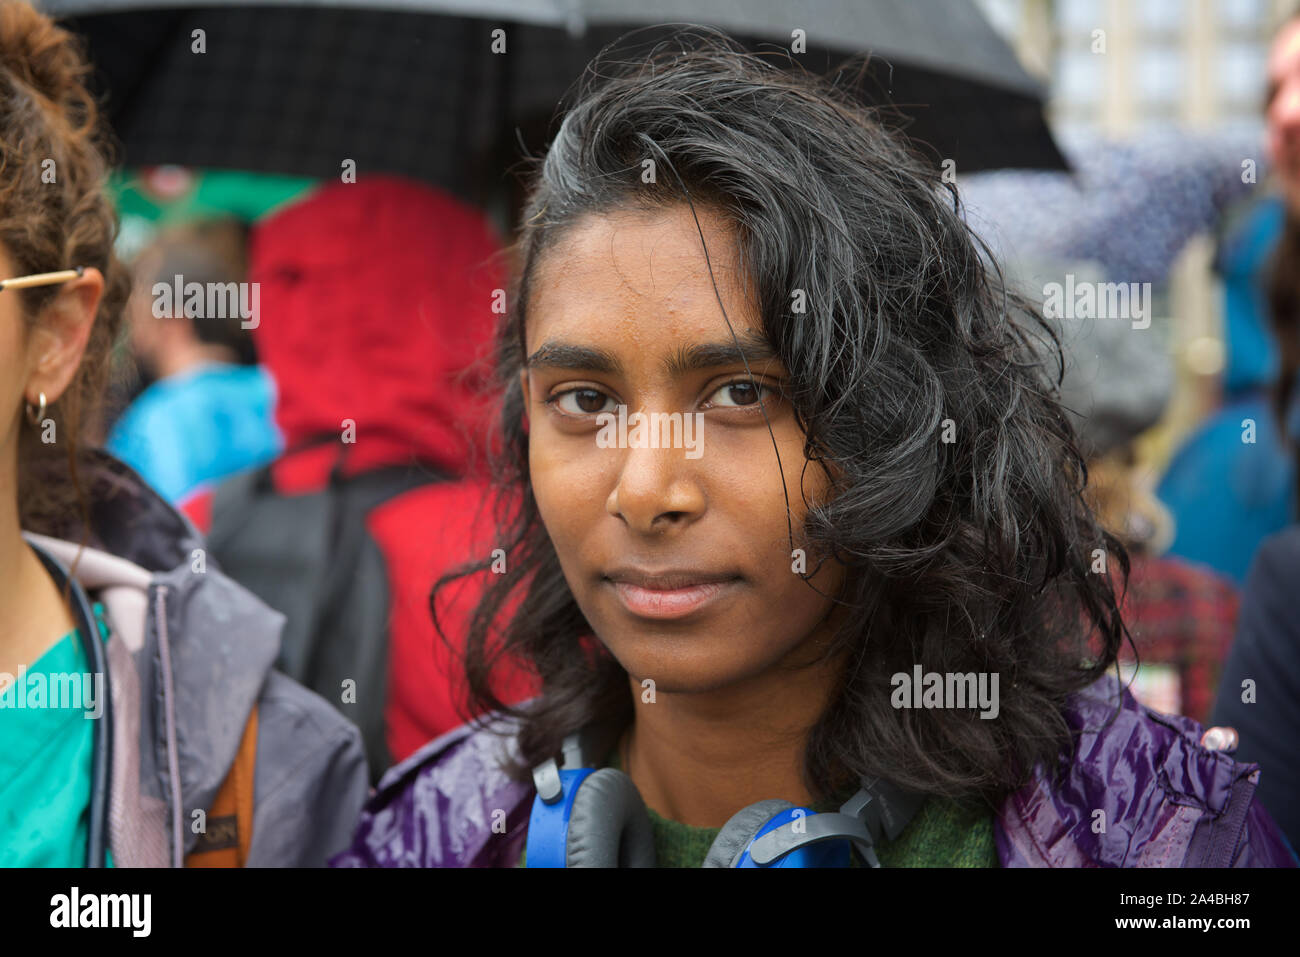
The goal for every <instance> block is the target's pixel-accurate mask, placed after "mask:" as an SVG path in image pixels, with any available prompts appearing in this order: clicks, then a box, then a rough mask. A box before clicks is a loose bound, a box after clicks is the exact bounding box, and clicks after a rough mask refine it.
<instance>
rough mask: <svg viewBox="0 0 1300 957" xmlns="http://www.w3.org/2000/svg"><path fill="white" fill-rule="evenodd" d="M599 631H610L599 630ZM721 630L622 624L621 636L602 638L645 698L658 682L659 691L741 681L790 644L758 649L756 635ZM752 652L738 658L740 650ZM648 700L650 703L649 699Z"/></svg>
mask: <svg viewBox="0 0 1300 957" xmlns="http://www.w3.org/2000/svg"><path fill="white" fill-rule="evenodd" d="M597 634H598V635H604V634H611V633H610V632H602V631H597ZM722 634H727V632H724V631H723V630H721V629H717V628H706V627H702V628H701V629H700V630H699V631H696V632H695V633H693V634H686V633H683V632H679V633H677V634H673V635H665V634H663V633H662V632H656V631H655V630H654V629H653V626H652V627H651V628H648V629H645V630H638V629H635V628H627V627H623V628H621V629H619V631H618V632H617V638H616V639H615V640H613V641H608V640H606V639H605V638H603V637H602V638H601V641H602V643H603V644H604V645H605V647H606V648H608V649H609V652H610V654H612V655H613V656H614V657H615V659H617V660H618V663H619V664H621V665H622V666H623V669H624V670H625V671H627V673H628V676H629V677H630V678H631V679H632V681H633V682H634V683H635V684H636V685H637V686H640V687H641V688H642V691H641V694H642V695H643V697H644V696H645V695H647V694H648V692H649V687H650V686H648V685H645V684H644V682H645V681H647V680H649V681H653V682H654V686H653V687H654V691H655V694H703V693H706V692H711V691H718V690H721V689H723V688H726V687H729V686H731V685H735V684H739V683H741V682H743V681H745V680H747V679H749V678H752V677H754V676H755V675H758V674H761V673H763V672H764V671H766V670H768V669H769V668H771V667H772V666H774V665H775V664H776V662H778V661H780V660H781V658H782V657H783V655H784V654H785V652H786V651H788V650H789V649H777V650H775V651H773V652H771V653H770V654H761V653H759V648H757V647H756V646H755V645H754V643H753V640H752V632H751V637H750V639H749V640H746V639H744V638H739V637H737V638H731V637H725V638H720V637H719V635H722ZM738 650H739V651H745V652H748V653H747V654H746V655H745V657H744V658H739V659H738V658H737V655H736V652H737V651H738ZM647 703H648V702H647Z"/></svg>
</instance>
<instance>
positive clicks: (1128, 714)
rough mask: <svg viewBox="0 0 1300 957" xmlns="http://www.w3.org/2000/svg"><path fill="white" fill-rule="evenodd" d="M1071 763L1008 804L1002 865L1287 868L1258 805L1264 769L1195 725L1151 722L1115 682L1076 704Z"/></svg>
mask: <svg viewBox="0 0 1300 957" xmlns="http://www.w3.org/2000/svg"><path fill="white" fill-rule="evenodd" d="M1065 717H1066V721H1067V723H1068V724H1069V726H1070V728H1071V730H1072V732H1073V733H1074V735H1075V741H1076V745H1075V749H1074V754H1073V758H1072V760H1071V761H1070V762H1069V763H1068V765H1067V766H1066V767H1064V768H1063V769H1062V771H1061V773H1060V775H1059V776H1058V777H1056V778H1055V779H1051V778H1050V776H1048V775H1046V774H1045V773H1044V772H1043V770H1042V769H1039V770H1038V772H1037V773H1036V775H1035V778H1034V780H1033V781H1031V782H1030V783H1029V784H1027V785H1026V786H1025V787H1024V788H1021V789H1020V790H1019V791H1016V792H1013V793H1012V794H1011V795H1009V796H1008V798H1007V801H1006V803H1005V804H1004V806H1003V809H1002V813H1001V814H1000V816H999V824H1000V834H999V848H1000V851H1001V856H1002V858H1003V862H1004V864H1008V865H1013V866H1014V865H1020V866H1050V867H1090V866H1101V867H1188V866H1191V867H1196V866H1200V867H1228V866H1233V865H1234V864H1240V863H1241V861H1242V855H1243V851H1244V849H1245V848H1247V847H1254V849H1255V858H1256V860H1257V861H1258V860H1268V861H1270V862H1272V863H1273V864H1274V865H1286V864H1287V863H1288V862H1290V855H1289V853H1288V852H1286V851H1285V850H1284V849H1283V848H1282V846H1281V845H1280V844H1278V842H1277V841H1276V840H1275V838H1276V828H1270V827H1269V825H1270V824H1271V821H1269V820H1267V815H1266V814H1264V812H1263V811H1262V808H1258V807H1257V806H1256V804H1255V801H1254V792H1255V785H1256V783H1257V781H1258V779H1259V767H1258V765H1255V764H1242V763H1238V762H1236V761H1234V760H1233V759H1232V758H1231V757H1230V756H1229V754H1227V753H1226V752H1224V751H1221V750H1218V743H1219V741H1220V737H1219V736H1216V735H1212V734H1210V735H1207V733H1206V731H1205V729H1203V728H1202V727H1201V725H1200V724H1198V723H1197V722H1196V721H1193V720H1192V719H1190V718H1186V717H1182V716H1179V715H1168V714H1162V713H1160V712H1156V711H1152V710H1151V709H1150V708H1147V707H1145V706H1144V705H1141V704H1140V703H1138V702H1137V701H1136V699H1134V698H1133V696H1132V695H1131V694H1130V693H1129V692H1128V690H1127V689H1126V688H1123V687H1121V686H1120V683H1119V681H1118V680H1117V679H1116V678H1115V677H1114V676H1111V675H1108V676H1106V677H1104V678H1102V679H1101V680H1099V681H1097V682H1096V683H1094V684H1093V685H1091V686H1089V687H1088V688H1086V689H1084V690H1082V691H1080V692H1078V693H1076V694H1075V695H1073V696H1071V698H1070V699H1069V702H1068V704H1067V707H1066V710H1065Z"/></svg>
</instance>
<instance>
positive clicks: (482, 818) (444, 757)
mask: <svg viewBox="0 0 1300 957" xmlns="http://www.w3.org/2000/svg"><path fill="white" fill-rule="evenodd" d="M518 730H519V720H518V719H516V718H512V717H507V716H504V715H499V714H491V715H486V716H483V717H481V718H479V719H476V720H475V721H473V722H470V723H468V724H465V725H462V726H460V727H458V728H454V729H453V730H451V731H448V732H447V733H446V734H444V735H442V736H441V737H438V738H435V739H434V740H433V741H430V742H429V743H428V744H426V745H425V746H424V747H422V748H420V749H419V750H418V751H416V752H415V753H414V754H412V755H410V756H409V757H407V758H406V759H405V760H403V761H402V762H400V763H399V764H397V765H394V766H393V767H392V768H389V770H388V771H387V772H386V773H385V774H384V776H383V778H382V779H381V780H380V782H379V785H378V787H377V788H376V789H375V793H374V794H373V795H371V797H370V800H369V801H367V802H366V805H365V808H364V809H363V811H362V815H361V821H360V823H359V825H358V827H357V831H356V834H355V836H354V838H353V842H352V846H351V848H349V849H348V850H347V851H345V852H344V853H342V854H340V855H338V856H337V857H335V858H334V859H333V860H332V861H331V865H332V866H334V867H469V866H505V865H508V864H510V863H513V861H514V859H516V858H517V857H518V852H519V850H520V849H521V848H522V841H523V838H524V836H525V833H526V830H527V823H528V810H529V804H528V801H527V798H528V796H529V795H530V794H531V793H532V786H531V784H528V783H526V782H520V781H515V780H513V779H512V778H511V777H510V776H509V775H508V774H507V773H506V771H505V769H504V764H505V762H506V761H507V760H508V759H511V758H513V757H515V756H516V755H517V744H516V735H517V733H518Z"/></svg>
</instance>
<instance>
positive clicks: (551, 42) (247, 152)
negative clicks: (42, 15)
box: [43, 0, 1066, 200]
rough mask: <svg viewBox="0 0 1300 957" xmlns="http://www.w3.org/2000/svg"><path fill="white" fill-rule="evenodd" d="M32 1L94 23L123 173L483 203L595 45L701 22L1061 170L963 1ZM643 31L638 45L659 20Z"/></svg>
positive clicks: (539, 131)
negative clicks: (409, 191)
mask: <svg viewBox="0 0 1300 957" xmlns="http://www.w3.org/2000/svg"><path fill="white" fill-rule="evenodd" d="M43 6H44V8H45V9H46V10H47V11H48V12H50V13H52V14H55V15H57V16H60V17H62V18H65V23H66V24H67V25H68V26H69V27H71V28H72V29H74V30H75V31H77V32H79V33H81V34H83V35H84V36H85V38H86V40H87V42H88V44H89V51H90V55H91V58H92V60H93V61H94V62H95V64H96V66H97V71H98V78H99V79H98V82H99V83H100V84H101V85H102V86H103V88H104V90H105V92H106V93H107V96H108V107H109V118H110V121H111V122H112V124H113V127H114V129H115V130H116V132H117V135H118V136H119V138H120V139H121V141H122V144H123V147H124V156H123V160H124V162H126V163H127V164H129V165H132V166H147V165H154V164H160V163H177V164H181V165H187V166H200V167H225V168H234V169H246V170H256V171H265V172H279V173H291V174H296V175H306V176H317V177H322V178H324V177H336V176H339V175H340V172H341V171H342V169H343V164H344V162H345V161H346V160H351V161H353V162H354V163H355V164H356V168H357V171H358V173H359V174H364V173H366V172H376V171H386V172H394V173H402V174H405V175H409V176H414V177H417V178H422V179H425V180H428V181H431V182H434V183H437V184H439V185H441V186H443V187H444V188H446V189H449V190H451V191H453V192H455V193H458V194H461V195H463V196H468V197H470V198H475V199H480V200H481V199H482V198H483V195H484V193H485V191H486V190H490V189H493V188H496V187H498V186H499V184H500V181H501V176H502V173H503V171H504V170H505V168H506V167H507V166H508V165H509V164H510V162H511V161H513V160H514V159H517V158H518V157H519V155H520V145H519V141H520V140H521V139H522V140H523V141H524V142H525V143H526V145H527V147H528V148H529V149H532V150H536V149H538V148H540V147H541V146H542V145H543V143H544V140H545V137H546V134H547V130H548V124H550V123H551V122H553V118H554V115H555V110H556V106H557V104H558V103H559V102H560V100H561V98H562V96H563V94H564V93H565V92H566V91H567V90H568V89H569V88H570V86H571V84H572V83H573V81H574V80H575V79H576V78H577V77H578V76H579V75H580V74H581V72H582V69H583V67H584V66H585V65H586V63H587V62H588V61H589V60H590V59H591V57H592V56H593V55H594V54H595V53H596V52H597V51H598V50H599V49H600V48H601V47H602V46H604V45H605V44H606V43H608V42H610V41H612V40H614V39H616V38H618V37H619V36H620V35H622V34H625V33H627V32H628V30H630V29H631V28H633V27H636V26H638V25H643V24H646V23H647V22H653V23H660V22H668V21H672V22H680V21H692V22H701V23H707V24H710V25H714V26H718V27H721V28H722V29H724V30H727V31H728V32H729V33H732V34H733V35H735V36H737V37H738V38H740V39H742V40H743V41H744V42H746V43H747V44H749V45H755V46H758V48H760V49H763V48H766V49H773V48H774V46H776V45H779V46H782V47H785V48H787V49H789V48H791V47H795V48H796V52H795V54H794V58H795V59H796V60H798V61H800V62H801V63H802V64H804V65H805V66H806V67H808V68H809V69H813V70H819V71H827V70H829V69H831V68H833V67H835V66H836V65H837V64H839V63H840V62H841V61H843V60H844V58H845V57H846V56H848V55H851V54H859V53H869V54H870V59H869V61H868V65H867V67H866V68H865V69H862V70H860V71H855V73H854V74H853V82H854V83H855V84H856V88H857V90H858V91H859V92H860V94H861V95H862V97H863V98H864V99H865V100H867V101H868V102H872V103H875V104H879V105H887V106H891V107H893V109H892V110H891V111H890V112H889V114H888V115H887V116H886V119H889V118H890V116H892V117H893V118H894V119H895V120H896V121H897V125H900V126H902V127H903V128H904V132H905V133H906V134H907V135H909V136H910V137H912V138H913V139H914V140H915V141H916V142H917V143H918V144H919V145H921V146H923V147H925V148H928V149H929V150H930V151H931V152H932V153H933V155H934V156H935V157H936V160H937V159H939V158H951V159H953V160H954V161H955V162H956V164H957V167H958V169H960V170H963V171H971V170H975V169H983V168H998V167H1007V166H1016V167H1040V168H1057V169H1064V168H1066V166H1065V161H1064V160H1063V159H1062V157H1061V154H1060V152H1059V150H1058V149H1057V147H1056V145H1055V143H1054V142H1053V141H1052V137H1051V135H1050V133H1049V132H1048V129H1047V126H1046V124H1045V122H1044V120H1043V114H1042V100H1041V92H1040V90H1039V88H1038V85H1037V84H1036V82H1035V81H1034V80H1033V79H1032V78H1031V77H1029V76H1028V75H1027V74H1026V73H1025V72H1024V70H1023V69H1022V68H1021V67H1020V65H1019V64H1018V63H1017V62H1016V60H1015V57H1014V55H1013V54H1012V52H1011V50H1010V48H1009V47H1008V46H1007V45H1006V43H1005V42H1004V41H1003V40H1002V39H1001V38H1000V37H999V36H998V35H997V34H996V33H995V32H994V31H993V29H992V28H991V27H990V26H989V24H988V23H987V22H986V21H985V20H984V19H983V18H982V16H980V14H979V13H978V12H977V10H976V9H975V7H974V6H973V5H972V4H970V3H968V2H952V0H813V2H806V3H802V4H801V3H794V4H791V3H776V2H771V3H764V2H747V3H743V4H742V3H740V2H735V0H680V2H679V0H657V2H653V3H650V2H643V3H640V4H637V5H635V6H633V5H632V4H631V3H629V2H627V0H408V2H405V3H403V2H400V0H399V2H386V3H382V4H362V3H359V2H355V0H354V2H351V3H320V2H316V3H311V4H290V5H281V6H263V5H258V4H251V3H230V4H227V5H226V6H223V7H216V8H212V7H201V6H198V5H193V4H190V3H187V2H185V0H173V2H171V3H169V4H167V5H166V7H165V8H164V9H155V8H151V5H150V4H148V3H147V2H140V0H98V2H96V0H45V2H44V4H43ZM196 31H201V33H200V32H196ZM494 31H502V32H494ZM797 31H803V34H802V37H801V35H800V34H799V33H798V32H797ZM636 39H637V43H638V45H640V44H642V43H644V44H649V43H651V42H653V40H654V39H655V31H653V30H652V31H649V32H646V33H639V34H638V36H637V38H636ZM801 39H802V40H803V41H804V42H805V43H806V49H804V50H799V49H798V48H799V45H800V40H801ZM502 43H504V44H505V47H504V52H501V44H502Z"/></svg>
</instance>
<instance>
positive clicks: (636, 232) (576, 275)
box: [526, 205, 759, 346]
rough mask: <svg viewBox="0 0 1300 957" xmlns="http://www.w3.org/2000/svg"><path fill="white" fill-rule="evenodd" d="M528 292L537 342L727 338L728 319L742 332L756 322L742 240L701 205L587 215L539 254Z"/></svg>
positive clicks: (530, 319)
mask: <svg viewBox="0 0 1300 957" xmlns="http://www.w3.org/2000/svg"><path fill="white" fill-rule="evenodd" d="M697 217H698V220H697ZM697 223H698V224H697ZM706 250H707V257H706ZM715 283H716V290H715ZM531 286H532V288H531V291H530V298H529V305H528V329H527V330H526V337H527V339H528V342H529V343H530V344H531V343H534V342H538V341H541V339H542V338H550V337H552V336H558V335H563V336H564V337H565V338H579V337H581V338H592V337H602V338H607V337H611V336H612V337H622V338H623V339H624V341H625V342H626V343H627V344H628V345H641V346H649V345H650V342H651V340H653V339H661V338H669V339H680V338H699V337H705V336H707V337H708V338H711V339H717V338H726V330H727V320H728V319H729V320H730V322H731V325H732V326H733V327H734V328H735V329H736V330H737V331H739V330H740V329H742V328H746V329H755V328H757V326H758V325H759V323H758V317H757V312H756V309H755V308H754V295H753V290H752V288H751V286H752V284H751V283H750V282H749V279H748V277H747V276H746V275H745V273H744V271H743V269H742V267H741V264H740V251H739V247H738V245H737V237H736V233H735V231H734V229H733V228H732V227H731V226H730V225H729V224H728V223H727V222H726V220H725V219H724V218H723V217H722V216H721V215H719V214H718V213H716V212H714V211H713V210H711V209H708V208H706V207H703V206H697V207H696V211H695V215H692V212H691V208H690V207H689V206H686V205H679V206H673V207H668V208H665V209H659V210H653V211H646V210H620V211H617V212H612V213H607V214H595V215H589V216H586V217H584V218H582V219H580V220H578V221H577V222H576V223H575V224H574V225H572V226H570V227H569V228H568V229H567V230H566V231H565V233H564V234H563V235H562V236H561V237H560V238H559V239H558V240H557V242H556V243H555V245H553V246H552V247H551V248H549V249H548V250H547V251H546V252H545V253H544V254H543V255H542V257H541V260H540V262H539V263H538V265H537V268H536V272H535V274H534V277H533V282H532V284H531ZM719 299H721V300H722V306H723V307H725V309H726V318H725V319H724V318H723V313H722V310H721V309H720V308H719V302H718V300H719Z"/></svg>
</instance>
